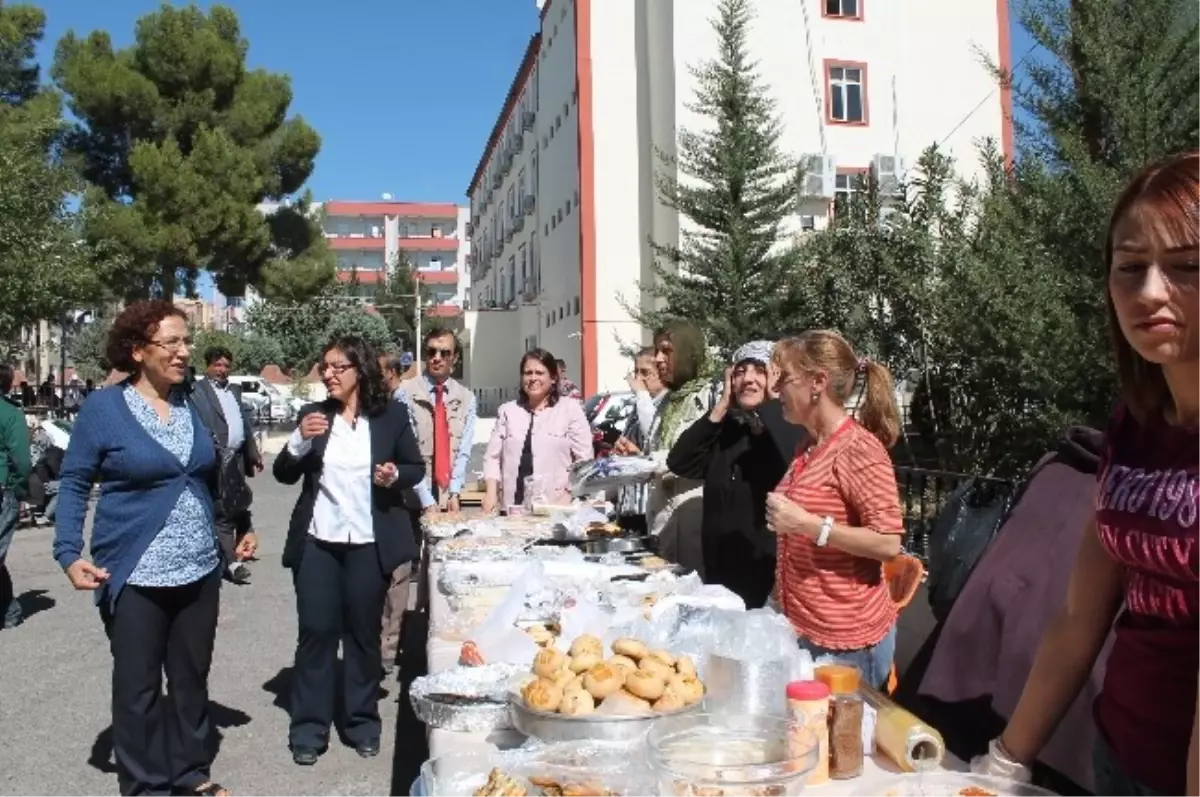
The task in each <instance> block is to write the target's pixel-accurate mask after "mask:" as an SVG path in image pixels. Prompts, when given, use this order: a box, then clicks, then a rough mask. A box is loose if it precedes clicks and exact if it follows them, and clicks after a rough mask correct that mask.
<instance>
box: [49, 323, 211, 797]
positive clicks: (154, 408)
mask: <svg viewBox="0 0 1200 797" xmlns="http://www.w3.org/2000/svg"><path fill="white" fill-rule="evenodd" d="M190 345H191V338H190V337H189V336H188V326H187V317H186V316H185V315H184V314H183V312H182V311H181V310H179V309H178V308H176V307H175V305H174V304H172V303H170V302H165V301H155V302H137V303H134V304H131V305H129V306H128V307H126V308H125V310H124V311H123V312H122V313H121V314H120V315H119V316H117V318H116V320H115V321H114V322H113V327H112V330H111V331H110V332H109V337H108V350H107V356H108V361H109V362H110V363H111V364H112V365H113V367H114V368H117V369H119V370H121V371H123V372H125V373H127V374H130V376H129V377H128V378H127V379H126V380H125V381H123V382H121V383H119V384H117V385H114V386H112V387H111V388H107V389H105V390H100V391H98V392H96V393H93V394H92V395H91V396H89V397H88V399H87V401H86V402H85V403H84V405H83V408H82V409H81V410H80V412H79V417H78V419H77V420H76V422H75V426H74V428H73V430H72V434H71V443H70V445H69V446H68V447H67V453H66V456H65V457H64V459H63V467H62V473H61V482H60V487H59V499H58V515H57V517H56V528H55V535H54V558H55V559H57V560H58V563H59V564H60V565H61V566H62V568H63V569H64V570H65V571H66V573H67V578H68V579H70V581H71V585H72V586H74V587H75V589H78V590H91V591H94V592H95V593H96V602H97V603H98V604H99V607H100V616H101V618H102V619H103V621H104V629H105V632H106V633H107V634H108V639H109V648H110V650H111V653H112V659H113V673H112V731H113V752H114V753H115V757H116V762H117V778H118V782H119V784H120V788H121V793H122V794H200V795H224V794H228V793H229V792H228V791H226V790H225V789H223V788H222V787H221V786H219V785H218V784H216V783H213V782H212V780H211V778H210V777H209V766H210V764H211V760H210V756H209V753H208V738H209V733H210V725H209V717H208V672H209V666H210V665H211V663H212V652H213V640H214V638H215V636H216V630H217V611H218V594H219V589H220V584H221V566H220V565H221V554H220V550H219V548H218V545H217V538H216V535H215V533H214V531H213V506H212V497H211V492H210V489H209V488H210V480H211V479H212V478H213V476H214V474H215V467H216V454H215V451H214V449H213V444H212V438H211V436H210V434H209V432H208V431H207V429H206V428H205V427H204V425H203V424H202V423H201V421H200V418H199V416H198V415H197V414H196V412H195V410H194V409H193V408H192V406H191V404H190V402H189V401H188V400H187V395H186V391H185V390H184V389H183V383H184V379H185V377H186V375H187V373H188V360H189V359H190V351H189V347H190ZM97 482H98V483H99V485H100V498H99V500H98V501H97V503H96V511H95V518H94V521H93V524H92V538H91V554H92V561H90V562H89V561H88V560H87V559H84V558H83V529H84V518H85V517H86V515H87V507H88V498H89V496H90V494H91V491H92V485H93V484H94V483H97ZM164 672H165V673H166V678H167V690H168V692H169V693H170V700H169V701H163V700H162V699H161V697H160V694H161V692H162V679H163V674H164Z"/></svg>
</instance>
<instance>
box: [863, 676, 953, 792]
mask: <svg viewBox="0 0 1200 797" xmlns="http://www.w3.org/2000/svg"><path fill="white" fill-rule="evenodd" d="M858 692H859V694H861V695H862V697H863V700H865V701H866V702H867V704H868V705H869V706H871V708H873V709H875V712H876V717H875V749H876V750H877V751H878V752H881V753H883V754H884V755H885V756H887V757H888V758H889V759H891V760H892V761H893V762H895V764H896V765H897V766H898V767H900V768H901V769H902V770H904V771H905V772H928V771H931V770H935V769H937V768H938V767H939V766H941V763H942V759H943V758H945V757H946V743H945V742H944V741H943V740H942V735H941V734H940V733H938V731H937V729H936V728H934V727H933V726H932V725H928V724H926V723H924V722H922V721H921V720H920V718H918V717H917V715H915V714H913V713H912V712H910V711H906V710H905V709H903V708H901V707H900V706H898V705H896V704H895V703H894V702H892V700H891V699H890V698H888V697H885V696H884V695H882V694H881V693H880V692H878V691H876V690H875V689H872V688H871V687H869V686H859V689H858Z"/></svg>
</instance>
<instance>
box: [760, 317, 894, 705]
mask: <svg viewBox="0 0 1200 797" xmlns="http://www.w3.org/2000/svg"><path fill="white" fill-rule="evenodd" d="M773 360H774V364H775V366H776V367H777V368H778V370H779V382H778V388H777V389H778V390H779V393H780V400H781V401H782V403H783V411H784V417H785V418H787V420H788V421H790V422H792V423H795V424H799V425H801V426H804V427H805V428H806V429H807V430H808V433H809V440H810V443H809V445H808V446H807V447H806V448H805V449H803V450H802V451H800V452H798V453H797V456H796V458H795V459H794V460H793V461H792V465H791V467H790V468H789V470H788V472H787V475H785V476H784V477H783V481H782V482H780V484H779V487H778V488H776V490H775V492H774V493H772V494H771V495H769V496H768V497H767V528H768V529H769V530H771V531H773V532H775V533H776V534H777V535H778V538H779V547H778V559H777V564H776V567H775V592H774V595H773V602H774V603H775V604H776V605H777V607H778V608H779V609H780V610H781V611H782V612H783V613H784V614H785V615H786V616H787V618H788V619H789V620H790V621H791V623H792V625H793V626H794V627H795V629H796V633H797V634H798V635H799V637H800V644H801V646H802V647H804V648H806V649H807V650H809V651H811V652H812V654H813V656H814V657H820V656H824V655H833V656H836V657H837V658H839V659H841V660H843V661H845V662H846V663H848V664H853V665H855V666H857V667H858V668H859V669H860V670H861V671H862V675H863V680H864V681H866V682H867V683H870V684H871V685H873V686H882V685H883V684H884V683H885V682H886V681H887V677H888V673H889V670H890V668H891V664H892V655H893V653H894V652H895V648H896V607H895V605H894V604H893V603H892V600H891V597H890V595H889V593H888V588H887V584H886V583H885V581H884V578H883V563H884V562H886V561H887V560H889V559H891V558H893V557H894V556H896V555H897V554H898V553H900V536H901V534H902V533H903V531H904V527H903V522H902V518H901V514H900V496H899V492H898V490H897V488H896V475H895V471H894V470H893V467H892V460H891V457H890V456H889V455H888V449H889V448H890V447H891V446H892V445H893V444H894V443H895V442H896V439H897V437H898V436H899V429H900V414H899V412H898V410H897V409H896V400H895V397H894V396H893V392H892V377H891V374H890V373H888V370H887V368H885V367H884V366H883V365H880V364H879V363H875V362H871V361H869V360H867V359H865V358H859V357H858V356H857V355H855V353H854V349H852V348H851V347H850V344H849V343H847V342H846V340H845V339H844V338H842V336H841V335H839V334H837V333H836V332H829V331H823V330H817V331H810V332H805V333H804V334H803V335H800V336H799V337H795V338H788V339H785V340H783V341H780V342H779V343H778V344H776V346H775V351H774V354H773ZM860 377H861V380H860ZM860 385H861V386H860ZM856 389H857V390H860V391H862V396H861V401H860V403H859V411H858V416H859V420H857V421H856V420H855V419H854V418H852V417H850V414H849V413H848V412H847V411H846V402H847V400H848V399H849V398H850V397H851V396H852V395H853V394H854V393H855V391H856Z"/></svg>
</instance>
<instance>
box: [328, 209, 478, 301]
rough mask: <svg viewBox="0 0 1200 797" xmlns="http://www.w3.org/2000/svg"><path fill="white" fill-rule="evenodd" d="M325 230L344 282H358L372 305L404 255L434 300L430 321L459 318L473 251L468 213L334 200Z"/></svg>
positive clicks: (359, 289) (361, 292)
mask: <svg viewBox="0 0 1200 797" xmlns="http://www.w3.org/2000/svg"><path fill="white" fill-rule="evenodd" d="M321 208H322V209H323V211H324V221H323V229H324V232H325V238H326V239H327V240H328V242H329V246H330V248H331V249H333V251H334V253H335V254H336V255H337V265H338V279H340V280H342V281H345V282H354V283H355V285H356V288H355V289H356V290H357V291H358V292H359V293H360V295H362V296H363V298H364V299H367V300H369V299H371V298H372V297H373V296H374V295H375V293H376V291H377V290H378V288H379V286H380V285H381V284H382V283H383V282H384V281H385V280H386V279H387V275H388V270H389V267H390V266H391V264H392V263H393V262H394V261H395V258H396V257H397V256H398V255H399V254H400V252H404V254H405V255H406V256H407V257H408V261H409V262H410V263H411V264H412V266H413V268H414V269H415V270H416V277H417V279H418V280H419V281H420V282H421V284H422V285H423V286H424V287H425V288H426V289H427V291H428V292H429V297H430V306H429V308H428V311H427V312H428V315H430V316H433V317H445V318H454V317H458V316H459V315H461V313H462V310H463V306H464V303H465V302H466V299H467V290H468V286H469V276H464V275H463V273H462V264H464V263H465V262H466V261H467V255H468V253H469V251H470V243H469V241H468V238H467V235H466V232H465V227H466V224H467V209H466V208H460V207H459V206H457V205H452V204H449V203H436V202H399V201H395V200H393V199H391V197H390V196H388V195H385V196H384V198H383V199H381V200H379V201H365V202H360V201H347V200H331V201H329V202H325V203H323V205H322V206H321Z"/></svg>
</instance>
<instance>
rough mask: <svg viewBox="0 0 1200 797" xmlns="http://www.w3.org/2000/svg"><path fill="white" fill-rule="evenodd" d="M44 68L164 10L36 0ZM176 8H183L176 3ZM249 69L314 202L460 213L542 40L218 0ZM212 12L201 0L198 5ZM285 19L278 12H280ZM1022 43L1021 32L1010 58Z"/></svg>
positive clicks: (122, 40) (451, 4) (531, 24)
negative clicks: (93, 39) (86, 37)
mask: <svg viewBox="0 0 1200 797" xmlns="http://www.w3.org/2000/svg"><path fill="white" fill-rule="evenodd" d="M36 2H37V5H39V6H41V7H42V8H44V9H45V11H46V15H47V27H46V38H45V41H43V43H42V48H41V51H40V52H39V59H40V61H41V63H42V64H43V67H44V68H45V69H47V70H48V69H49V65H50V63H51V61H52V59H53V55H54V45H55V43H56V42H57V41H58V39H59V38H60V37H61V36H62V35H63V34H64V33H65V32H66V31H67V30H70V29H74V30H75V31H76V33H78V34H81V35H82V34H86V33H88V32H90V31H92V30H95V29H105V30H108V31H109V33H110V34H111V35H112V37H113V40H114V42H115V43H116V45H117V46H124V45H128V44H129V43H130V42H131V41H132V39H133V27H134V23H135V22H136V20H137V19H138V17H140V16H142V15H143V14H146V13H148V12H151V11H153V10H155V9H156V8H158V7H159V0H36ZM174 4H175V5H183V4H184V3H181V2H178V0H177V1H176V2H175V3H174ZM226 4H227V5H230V6H232V7H233V8H235V9H236V10H237V12H238V16H239V18H240V19H241V23H242V33H243V35H244V36H245V37H246V38H247V39H248V40H249V41H250V54H249V59H250V62H251V65H252V66H256V67H264V68H266V69H270V70H272V71H277V72H285V73H288V74H290V75H291V77H292V87H293V91H294V92H295V99H294V100H293V102H292V110H293V112H294V113H299V114H301V115H302V116H304V117H305V118H306V119H307V120H308V122H309V123H310V124H311V125H312V126H313V127H315V128H316V130H317V131H318V132H319V133H320V134H321V138H322V142H323V143H322V147H321V154H320V156H319V158H318V160H317V167H316V170H315V172H314V173H313V176H312V178H311V179H310V180H309V186H310V187H311V188H312V191H313V194H314V195H315V196H316V198H317V199H318V200H325V199H371V198H377V197H378V196H379V195H380V194H381V193H383V192H389V193H391V194H393V195H394V196H395V197H396V198H397V199H410V200H418V201H436V202H458V203H461V202H464V201H465V198H464V191H465V190H466V187H467V184H468V182H469V181H470V179H471V174H472V172H473V171H474V168H475V164H476V161H477V158H478V157H479V153H480V149H481V147H482V146H483V143H484V142H485V141H486V139H487V135H488V133H489V132H490V131H491V128H492V125H493V124H494V123H495V121H496V115H497V114H498V113H499V112H500V105H501V103H502V102H503V100H504V96H505V93H506V92H507V91H508V87H509V84H510V82H511V81H512V77H513V75H514V73H515V71H516V69H517V66H518V65H519V63H520V60H521V56H522V55H523V54H524V51H525V46H526V44H527V43H528V41H529V36H530V35H532V33H533V32H534V31H535V30H536V29H537V20H538V16H537V9H536V7H535V5H534V0H335V1H334V2H329V0H226ZM199 5H201V6H203V7H208V6H209V5H211V3H210V2H208V1H207V0H203V1H202V2H200V3H199ZM285 9H286V10H285ZM1028 47H1029V39H1028V37H1027V36H1025V35H1024V33H1023V32H1022V31H1015V32H1014V36H1013V40H1012V49H1013V58H1014V60H1015V59H1018V58H1020V57H1021V55H1022V54H1023V53H1024V52H1025V51H1026V50H1027V49H1028Z"/></svg>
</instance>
